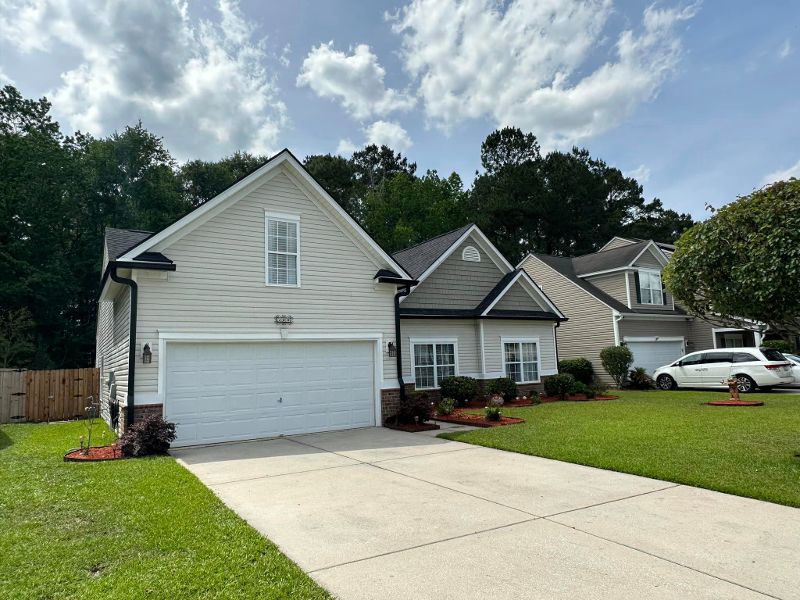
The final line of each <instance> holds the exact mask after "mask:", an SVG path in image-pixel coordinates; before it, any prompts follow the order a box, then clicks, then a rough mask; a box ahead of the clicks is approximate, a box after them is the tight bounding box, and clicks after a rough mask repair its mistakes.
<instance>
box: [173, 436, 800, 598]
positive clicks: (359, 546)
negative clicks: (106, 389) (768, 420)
mask: <svg viewBox="0 0 800 600" xmlns="http://www.w3.org/2000/svg"><path fill="white" fill-rule="evenodd" d="M173 454H174V455H175V456H176V457H178V458H179V460H180V461H181V462H182V463H183V464H184V465H185V466H186V467H187V468H188V469H189V470H190V471H192V472H193V473H194V474H195V475H197V477H199V478H200V480H201V481H203V482H204V483H205V484H206V485H208V487H210V488H211V489H212V490H213V491H214V493H215V494H217V496H219V497H220V498H221V499H222V500H223V501H224V502H225V503H226V504H227V505H228V506H229V507H231V508H232V509H233V510H234V511H236V512H237V513H238V514H239V515H241V516H242V517H243V518H244V519H246V520H247V521H248V522H249V523H250V524H251V525H252V526H253V527H255V528H256V529H257V530H258V531H260V532H261V533H263V534H264V535H265V536H267V537H268V538H270V539H271V540H272V541H274V542H275V543H276V544H278V546H279V547H280V548H281V550H282V551H283V552H284V553H286V554H287V555H288V556H289V557H290V558H292V559H293V560H294V561H295V562H297V564H298V565H300V567H301V568H303V569H304V570H305V571H307V572H308V573H310V574H311V576H312V577H313V578H314V579H316V580H317V581H318V582H319V583H320V584H321V585H323V586H324V587H325V588H327V589H328V590H330V591H331V592H332V593H333V594H335V595H336V596H338V597H339V598H342V599H361V598H363V599H370V600H372V599H376V598H381V599H384V598H409V599H423V598H437V599H443V598H453V599H456V598H458V599H467V598H480V599H485V598H492V599H506V598H508V599H519V598H546V599H552V598H569V599H577V598H609V599H615V600H617V599H621V598H636V599H642V598H648V599H649V598H676V599H678V598H680V599H688V598H707V599H709V600H710V599H719V598H782V599H787V600H788V599H790V598H797V599H800V510H797V509H793V508H788V507H784V506H778V505H775V504H770V503H766V502H759V501H756V500H749V499H746V498H739V497H736V496H729V495H726V494H720V493H717V492H710V491H707V490H701V489H697V488H692V487H686V486H682V485H675V484H673V483H668V482H664V481H657V480H653V479H647V478H644V477H636V476H633V475H626V474H622V473H614V472H612V471H604V470H601V469H594V468H591V467H583V466H579V465H572V464H569V463H563V462H559V461H554V460H548V459H544V458H537V457H532V456H524V455H520V454H513V453H509V452H503V451H500V450H492V449H488V448H481V447H478V446H470V445H467V444H462V443H458V442H451V441H446V440H440V439H436V438H435V437H433V436H430V435H424V434H407V433H400V432H396V431H391V430H388V429H381V428H370V429H359V430H351V431H345V432H336V433H325V434H314V435H304V436H297V437H288V438H280V439H274V440H265V441H257V442H247V443H232V444H222V445H217V446H207V447H201V448H189V449H180V450H175V451H174V452H173Z"/></svg>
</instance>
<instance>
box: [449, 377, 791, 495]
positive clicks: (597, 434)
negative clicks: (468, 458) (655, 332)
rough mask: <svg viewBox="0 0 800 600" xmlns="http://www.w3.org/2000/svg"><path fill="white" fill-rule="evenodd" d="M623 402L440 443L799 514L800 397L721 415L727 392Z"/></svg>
mask: <svg viewBox="0 0 800 600" xmlns="http://www.w3.org/2000/svg"><path fill="white" fill-rule="evenodd" d="M619 394H620V396H621V398H620V399H619V400H614V401H610V402H557V403H552V404H542V405H539V406H533V407H528V408H518V409H505V410H503V414H504V415H506V416H512V417H522V418H523V419H525V420H526V422H525V423H524V424H521V425H510V426H506V427H495V428H492V429H481V430H476V431H469V432H464V433H451V434H443V435H442V436H441V437H446V438H448V439H453V440H459V441H462V442H469V443H472V444H479V445H481V446H489V447H492V448H500V449H501V450H510V451H512V452H521V453H524V454H534V455H536V456H544V457H547V458H555V459H557V460H563V461H567V462H573V463H579V464H583V465H591V466H594V467H601V468H603V469H611V470H614V471H623V472H625V473H634V474H636V475H645V476H647V477H654V478H656V479H665V480H667V481H674V482H677V483H684V484H687V485H694V486H699V487H704V488H709V489H713V490H719V491H722V492H727V493H730V494H737V495H739V496H750V497H752V498H759V499H761V500H769V501H770V502H777V503H779V504H788V505H789V506H798V507H800V458H798V457H797V456H795V455H796V454H800V395H794V394H792V395H784V394H753V395H748V396H747V399H748V400H749V399H756V398H757V399H760V400H764V401H765V402H766V404H765V405H764V406H761V407H756V408H743V407H731V408H724V407H711V406H704V405H703V402H707V401H708V400H710V399H720V398H724V397H725V394H724V392H689V391H675V392H655V391H653V392H620V393H619Z"/></svg>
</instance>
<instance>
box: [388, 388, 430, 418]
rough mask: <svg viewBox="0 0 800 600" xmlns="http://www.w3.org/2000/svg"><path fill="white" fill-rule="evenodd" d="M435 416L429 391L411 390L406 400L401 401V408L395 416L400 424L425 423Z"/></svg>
mask: <svg viewBox="0 0 800 600" xmlns="http://www.w3.org/2000/svg"><path fill="white" fill-rule="evenodd" d="M432 416H433V405H432V403H431V398H430V396H429V395H428V393H427V392H411V393H409V394H406V399H405V401H404V402H401V403H400V408H399V409H398V411H397V415H396V416H395V422H396V423H397V424H398V425H411V424H412V423H424V422H425V421H429V420H430V419H431V417H432Z"/></svg>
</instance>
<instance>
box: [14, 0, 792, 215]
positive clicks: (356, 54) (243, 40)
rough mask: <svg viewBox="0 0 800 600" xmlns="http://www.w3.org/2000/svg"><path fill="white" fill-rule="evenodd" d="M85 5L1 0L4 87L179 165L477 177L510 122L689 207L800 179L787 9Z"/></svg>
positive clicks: (247, 2) (425, 0) (606, 2)
mask: <svg viewBox="0 0 800 600" xmlns="http://www.w3.org/2000/svg"><path fill="white" fill-rule="evenodd" d="M88 4H89V3H79V2H70V1H68V0H0V11H2V18H0V81H6V82H9V81H10V82H13V83H14V85H16V86H17V87H19V88H20V90H21V91H22V92H23V94H25V95H26V96H37V97H38V96H41V95H45V94H46V95H47V96H48V97H49V98H51V100H52V101H53V105H54V106H53V110H54V113H55V115H56V117H57V118H58V119H59V121H60V122H61V123H62V126H63V128H64V129H65V130H67V131H72V130H75V129H81V130H84V131H89V132H91V133H94V134H97V135H103V134H107V133H110V132H112V131H114V130H115V129H119V128H121V127H123V126H124V125H125V124H129V123H133V122H135V121H136V120H137V119H142V121H143V123H144V124H145V126H146V127H148V129H150V130H152V131H154V132H156V133H158V134H159V135H162V136H163V137H164V138H165V141H166V144H167V146H168V147H169V148H170V150H171V151H172V152H173V154H174V155H175V156H177V157H178V158H179V159H180V160H186V159H190V158H196V157H200V158H206V159H215V158H219V157H221V156H224V155H227V154H230V153H231V152H233V151H234V150H237V149H244V150H250V151H256V152H263V153H269V152H272V151H275V150H277V149H280V148H282V147H284V146H287V147H289V148H290V149H292V150H293V151H294V152H295V153H296V154H298V155H301V156H304V155H306V154H312V153H327V152H336V151H337V149H338V150H342V151H349V150H350V149H351V148H353V147H360V146H361V145H363V144H364V143H365V142H367V141H376V142H387V143H389V144H390V145H394V146H395V147H397V148H398V149H401V150H403V151H404V153H405V154H407V155H408V156H409V157H410V158H411V159H412V160H414V161H416V162H417V164H418V167H419V169H420V170H422V171H424V170H425V169H436V170H438V171H439V172H440V173H444V174H449V173H450V172H451V171H456V172H458V173H459V174H460V175H461V176H462V177H463V178H464V179H465V180H466V181H467V182H470V181H471V180H472V177H473V176H474V173H475V170H476V169H477V168H478V167H479V150H480V143H481V141H482V140H483V139H484V138H485V136H486V135H487V134H488V133H489V132H490V131H492V130H493V129H494V128H496V127H498V126H502V125H515V126H519V127H520V128H522V129H525V130H530V131H533V133H535V134H536V135H537V136H538V137H539V138H540V140H541V141H542V144H543V146H544V147H545V148H559V149H565V148H569V147H571V145H572V144H578V145H580V146H584V147H587V148H588V149H589V150H590V151H591V153H592V154H593V155H594V156H596V157H600V158H602V159H604V160H606V162H608V163H610V164H612V165H614V166H617V167H619V168H620V169H622V170H623V171H625V172H628V173H632V174H635V175H636V176H637V178H638V179H639V180H640V182H641V183H642V184H643V185H644V188H645V195H646V196H647V197H648V198H651V197H659V198H661V199H662V201H663V202H664V204H665V205H666V206H668V207H671V208H674V209H676V210H680V211H688V212H691V213H692V214H693V215H694V216H695V217H696V218H702V217H703V216H705V214H706V213H705V211H704V206H705V204H706V203H710V204H712V205H714V206H720V205H722V204H724V203H726V202H729V201H731V200H733V199H734V198H735V197H736V196H737V195H739V194H746V193H748V192H750V191H751V190H752V189H754V188H757V187H760V186H761V185H763V184H764V183H766V182H768V181H770V180H774V179H775V178H781V177H788V176H790V175H795V176H797V177H800V146H798V144H797V140H798V139H800V101H798V99H800V76H798V75H800V3H798V2H796V0H785V1H779V0H772V1H769V2H757V3H756V2H751V1H745V0H741V1H739V0H724V1H723V0H716V1H714V0H706V1H705V2H680V1H678V0H666V1H663V2H658V3H656V4H653V3H650V2H636V1H633V0H630V1H622V0H617V1H615V2H612V1H611V0H512V1H507V2H493V1H491V0H466V1H465V2H456V1H455V0H413V1H410V2H400V1H395V2H360V1H359V2H357V1H342V2H334V1H331V2H319V1H316V2H312V1H310V0H309V1H296V0H295V1H293V2H288V3H286V2H283V3H277V2H276V3H266V2H261V1H257V0H241V1H240V2H238V3H237V2H234V1H233V0H221V1H219V2H217V1H196V2H191V3H190V4H183V3H174V4H173V3H170V2H168V1H163V2H160V1H155V0H152V1H150V0H147V1H145V0H142V1H141V2H136V3H113V2H110V3H108V4H103V3H97V4H95V3H92V4H91V6H88Z"/></svg>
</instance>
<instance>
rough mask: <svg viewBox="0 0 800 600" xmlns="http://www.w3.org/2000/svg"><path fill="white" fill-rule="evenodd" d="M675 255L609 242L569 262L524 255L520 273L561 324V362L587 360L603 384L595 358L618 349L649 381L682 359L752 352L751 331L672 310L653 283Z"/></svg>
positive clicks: (638, 243) (755, 339) (649, 244)
mask: <svg viewBox="0 0 800 600" xmlns="http://www.w3.org/2000/svg"><path fill="white" fill-rule="evenodd" d="M674 249H675V247H674V246H672V245H671V244H661V243H657V242H654V241H652V240H639V239H625V238H620V237H615V238H613V239H611V240H610V241H609V242H608V243H607V244H606V245H605V246H603V247H602V248H601V249H600V251H598V252H593V253H591V254H585V255H583V256H577V257H573V258H568V257H560V256H551V255H546V254H529V255H528V256H526V257H525V258H524V259H523V260H522V262H521V263H520V265H519V266H520V267H522V268H523V269H525V271H526V272H527V273H528V274H529V275H530V276H531V277H532V278H533V279H535V280H536V282H537V283H538V284H539V285H541V286H542V289H543V290H544V292H545V293H546V294H547V296H548V297H549V298H551V299H552V300H553V302H555V303H556V304H557V305H558V306H559V307H560V308H561V310H563V311H564V313H565V314H566V315H567V316H568V317H569V322H567V323H564V325H563V326H562V327H561V329H560V330H559V338H558V342H559V354H560V357H561V358H562V359H563V358H578V357H585V358H588V359H589V360H590V361H591V362H592V364H593V366H594V368H595V372H596V373H597V374H598V375H599V376H600V378H601V379H602V380H603V381H605V382H611V378H610V377H609V376H608V374H607V373H606V372H605V370H604V369H603V368H602V365H601V362H600V351H601V350H602V349H603V348H605V347H606V346H612V345H619V344H623V343H624V344H626V345H627V346H628V347H629V348H630V349H631V351H632V352H633V356H634V363H633V364H634V366H637V367H644V368H645V369H647V370H648V371H649V372H650V373H652V372H653V371H654V370H655V369H656V368H657V367H660V366H663V365H665V364H668V363H669V362H671V361H672V360H674V359H676V358H679V357H680V356H682V355H683V354H685V353H687V352H693V351H696V350H704V349H707V348H729V347H741V346H755V345H758V344H759V343H760V341H761V336H760V335H759V334H757V333H754V332H752V331H748V330H743V329H739V328H735V327H726V326H725V324H722V323H720V324H719V325H712V324H711V323H709V322H707V321H705V320H702V319H699V318H695V317H693V316H691V315H689V314H687V313H686V311H685V310H684V309H683V308H681V306H680V305H678V304H676V303H675V301H674V299H673V298H672V296H671V294H669V292H668V291H667V290H666V288H665V287H664V284H663V282H662V280H661V271H662V269H663V268H664V266H665V265H666V264H667V263H668V262H669V257H670V256H671V255H672V252H673V251H674Z"/></svg>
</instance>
